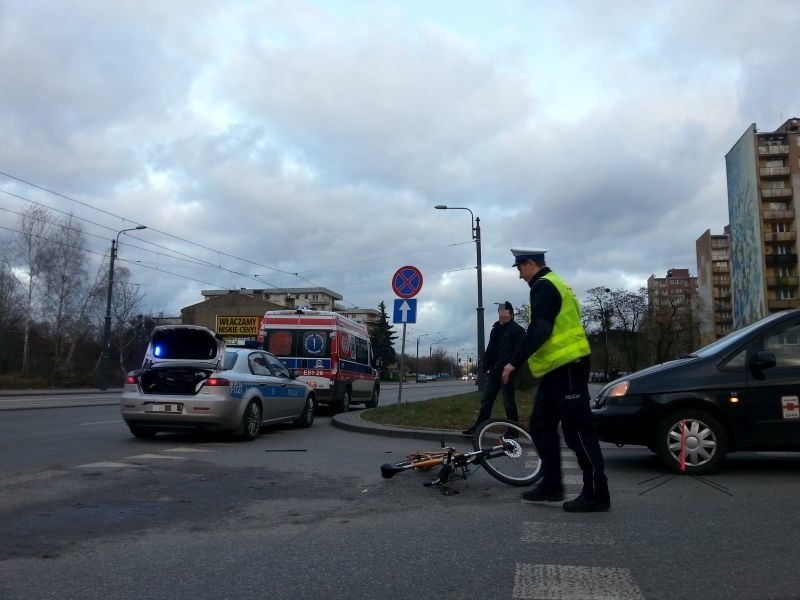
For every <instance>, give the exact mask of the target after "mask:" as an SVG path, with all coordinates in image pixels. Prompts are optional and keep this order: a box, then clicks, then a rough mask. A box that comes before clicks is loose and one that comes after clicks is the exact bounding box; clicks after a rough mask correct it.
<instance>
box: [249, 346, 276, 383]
mask: <svg viewBox="0 0 800 600" xmlns="http://www.w3.org/2000/svg"><path fill="white" fill-rule="evenodd" d="M248 362H249V364H250V372H251V373H252V374H253V375H261V376H262V377H263V376H266V375H272V371H270V370H269V366H268V365H267V355H266V354H262V353H261V352H251V353H250V356H249V357H248Z"/></svg>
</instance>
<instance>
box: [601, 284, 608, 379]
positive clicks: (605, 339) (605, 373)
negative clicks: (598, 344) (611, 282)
mask: <svg viewBox="0 0 800 600" xmlns="http://www.w3.org/2000/svg"><path fill="white" fill-rule="evenodd" d="M604 289H605V292H606V293H607V294H610V293H611V289H610V288H604ZM600 312H601V313H602V315H603V355H604V361H603V377H604V378H605V379H606V381H608V329H609V326H610V323H609V318H608V317H609V314H608V309H607V308H606V299H604V300H603V301H602V302H601V303H600Z"/></svg>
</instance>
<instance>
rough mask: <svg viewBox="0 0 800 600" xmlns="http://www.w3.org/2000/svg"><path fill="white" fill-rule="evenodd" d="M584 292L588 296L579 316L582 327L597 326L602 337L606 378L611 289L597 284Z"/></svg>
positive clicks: (611, 318) (611, 305)
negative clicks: (582, 321) (582, 323)
mask: <svg viewBox="0 0 800 600" xmlns="http://www.w3.org/2000/svg"><path fill="white" fill-rule="evenodd" d="M586 293H587V294H588V295H589V296H588V301H587V303H586V304H585V305H584V307H583V310H581V318H582V319H583V320H584V327H586V328H587V330H588V329H590V327H591V326H596V327H597V328H599V331H600V334H601V335H602V339H603V375H604V377H605V378H606V379H608V332H609V331H610V330H611V322H612V320H613V317H614V307H613V302H612V296H611V289H610V288H607V287H605V286H598V287H593V288H592V289H590V290H587V291H586ZM587 325H588V326H589V327H587Z"/></svg>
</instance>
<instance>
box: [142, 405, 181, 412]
mask: <svg viewBox="0 0 800 600" xmlns="http://www.w3.org/2000/svg"><path fill="white" fill-rule="evenodd" d="M182 409H183V404H179V403H175V404H147V405H146V406H145V411H146V412H163V413H179V412H181V410H182Z"/></svg>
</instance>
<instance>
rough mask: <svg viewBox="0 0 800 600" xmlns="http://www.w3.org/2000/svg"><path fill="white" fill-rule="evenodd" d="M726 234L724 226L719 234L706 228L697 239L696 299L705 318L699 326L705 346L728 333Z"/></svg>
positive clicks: (730, 314)
mask: <svg viewBox="0 0 800 600" xmlns="http://www.w3.org/2000/svg"><path fill="white" fill-rule="evenodd" d="M730 232H731V228H730V226H729V225H726V226H725V228H724V230H723V233H722V234H712V233H711V230H710V229H706V231H705V232H704V233H703V235H701V236H700V237H699V238H697V241H696V242H695V246H696V251H697V296H698V298H699V299H700V306H701V310H703V311H704V312H705V318H704V319H701V321H700V323H699V328H700V343H701V345H703V346H705V345H706V344H710V343H711V342H713V341H714V340H716V339H719V338H721V337H723V336H725V335H727V334H728V333H730V332H731V330H732V328H733V307H732V304H731V259H730Z"/></svg>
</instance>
